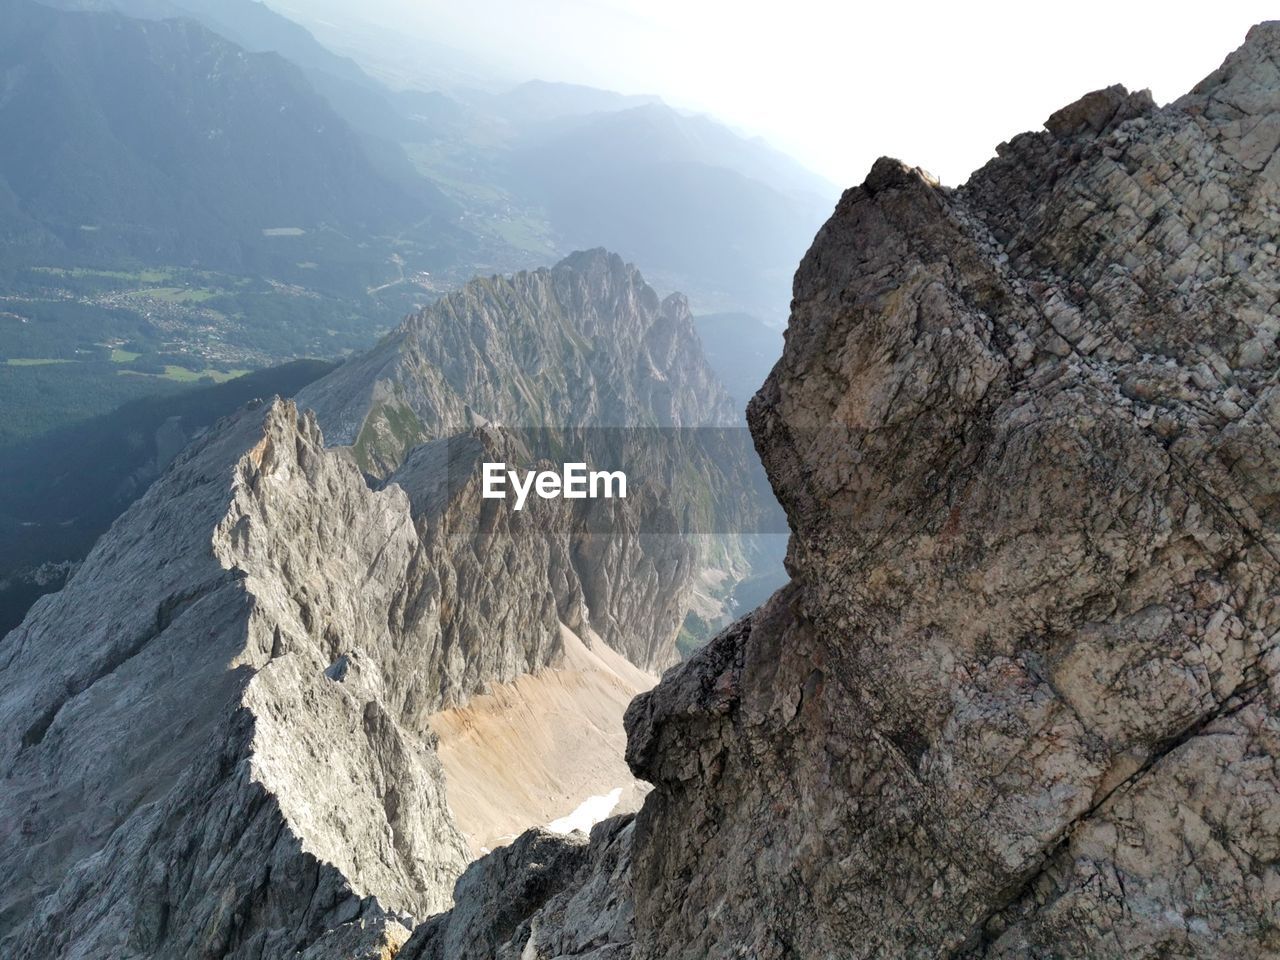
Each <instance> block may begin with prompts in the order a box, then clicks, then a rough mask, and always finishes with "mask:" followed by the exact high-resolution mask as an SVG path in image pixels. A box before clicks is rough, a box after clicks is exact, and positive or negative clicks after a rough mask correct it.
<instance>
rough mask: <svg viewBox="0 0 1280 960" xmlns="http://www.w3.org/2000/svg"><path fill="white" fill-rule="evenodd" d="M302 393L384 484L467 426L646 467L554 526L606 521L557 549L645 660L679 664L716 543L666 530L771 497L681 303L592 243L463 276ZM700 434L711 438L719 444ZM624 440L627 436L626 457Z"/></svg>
mask: <svg viewBox="0 0 1280 960" xmlns="http://www.w3.org/2000/svg"><path fill="white" fill-rule="evenodd" d="M298 404H299V406H300V407H302V408H304V409H311V410H313V411H314V412H315V414H316V417H317V419H318V421H319V423H320V424H321V426H322V427H323V428H324V430H325V435H326V437H327V438H328V441H329V442H330V443H331V444H338V445H342V446H346V447H349V448H350V450H351V454H352V456H353V458H354V459H355V461H356V463H357V464H358V465H359V466H360V467H361V469H362V470H364V471H365V472H366V473H368V474H370V475H372V476H376V477H379V478H383V479H386V478H393V479H394V477H393V474H396V472H397V471H398V470H399V469H400V468H401V465H402V464H403V463H404V461H405V459H406V458H407V457H409V456H410V454H411V452H412V451H413V449H414V448H415V447H416V446H418V445H419V444H422V443H424V442H432V441H439V440H440V439H441V438H446V437H453V436H456V435H457V434H459V433H461V432H465V431H467V430H469V429H471V427H472V426H473V425H474V424H475V423H476V422H490V423H495V424H501V425H502V426H503V427H504V428H506V429H508V430H510V431H512V432H513V433H514V434H515V436H517V437H518V438H520V440H522V442H523V443H524V444H525V446H526V448H527V450H528V453H526V455H525V456H526V459H537V458H547V459H552V460H557V461H559V462H564V460H582V461H585V462H589V463H592V464H593V465H599V466H602V467H603V466H609V467H610V468H615V467H618V466H623V465H625V466H626V467H627V469H628V470H629V471H631V473H632V477H633V480H635V479H637V474H642V479H640V480H638V482H636V483H634V484H633V489H632V491H631V495H630V498H629V499H628V501H627V502H626V503H606V502H604V501H593V502H591V503H588V504H585V505H583V506H582V509H581V510H580V511H579V513H580V514H581V513H591V512H594V515H593V516H579V517H577V519H576V520H572V522H570V520H569V519H567V520H566V527H568V526H570V525H576V526H577V527H579V528H581V529H583V530H584V531H585V530H586V529H587V528H594V529H596V530H605V531H606V534H605V535H602V536H591V535H589V534H588V533H584V534H583V535H582V536H580V537H577V538H575V540H574V541H573V544H572V548H571V551H570V553H569V555H568V559H569V561H570V563H571V565H572V567H573V575H574V577H575V578H576V579H577V580H578V581H579V582H580V585H581V590H582V593H583V600H584V602H585V604H586V607H585V608H584V609H585V610H587V611H589V612H590V619H591V626H592V628H593V629H595V630H596V631H597V632H598V633H599V635H600V637H601V638H602V639H603V640H604V641H605V643H607V644H609V645H610V646H611V647H613V648H614V649H615V650H617V651H619V652H620V653H622V654H623V655H624V656H626V657H627V658H628V659H630V660H631V661H632V662H633V663H635V664H637V665H639V666H641V667H643V668H645V669H652V670H655V671H660V670H662V669H664V668H666V667H668V666H670V665H671V664H672V663H673V662H674V661H675V660H676V659H677V655H676V653H675V638H676V635H677V633H678V632H679V629H680V626H681V624H682V623H683V621H684V618H685V614H686V613H687V612H688V608H689V599H690V596H691V594H692V590H693V578H694V575H695V574H696V573H697V571H698V569H699V568H700V566H702V565H703V564H704V563H705V562H706V560H707V555H708V554H710V553H712V552H713V551H712V548H711V547H709V546H707V545H706V544H705V543H703V542H702V541H700V540H698V539H693V538H681V537H672V536H670V535H668V533H666V532H664V531H674V530H678V529H681V528H682V524H683V528H685V529H690V530H693V531H695V532H698V533H708V532H711V533H715V532H729V533H737V532H750V531H753V530H755V529H756V527H755V526H754V524H755V523H756V522H757V521H756V520H755V519H754V518H755V517H756V515H757V514H760V513H762V512H763V509H764V508H765V504H764V501H765V500H767V494H766V496H765V497H763V498H757V497H755V496H754V494H755V493H756V491H755V489H754V487H753V482H752V481H753V480H754V479H755V478H758V477H759V476H760V474H759V467H758V464H756V463H755V462H754V458H753V457H752V456H751V451H750V449H749V445H748V444H747V443H746V442H745V439H746V438H745V435H742V436H740V435H739V431H738V430H736V429H735V427H736V426H737V424H738V423H739V414H738V413H737V411H736V410H735V408H734V405H733V402H732V401H731V400H730V398H729V396H728V394H727V393H726V392H725V390H724V387H722V386H721V385H720V383H719V381H718V380H716V378H715V375H714V374H713V373H712V371H711V369H710V367H709V366H708V365H707V363H706V360H705V359H704V358H703V355H702V350H701V346H700V344H699V341H698V336H697V333H696V331H695V329H694V326H693V320H692V317H691V316H690V313H689V308H688V304H687V302H686V301H685V299H684V297H683V296H681V295H680V294H672V295H671V296H668V297H666V298H665V299H662V298H660V297H659V296H658V294H657V293H656V292H655V291H654V289H653V288H652V287H650V286H649V285H648V284H647V283H645V281H644V278H643V277H642V276H641V275H640V273H639V271H637V270H636V268H635V267H634V266H632V265H630V264H627V263H624V262H623V261H622V259H621V258H620V257H618V256H617V255H616V254H611V253H608V252H606V251H604V250H590V251H584V252H580V253H575V254H572V255H571V256H569V257H566V258H565V259H564V260H562V261H561V262H560V263H558V264H556V265H555V266H554V267H552V268H550V269H542V270H536V271H532V272H527V273H519V274H516V275H515V276H511V277H488V278H478V279H476V280H473V281H472V282H471V283H469V284H467V285H466V287H464V288H463V289H462V290H460V291H457V292H456V293H453V294H450V295H448V296H446V297H444V298H442V299H441V300H439V301H437V302H436V303H434V304H432V305H431V306H429V307H427V308H426V309H424V310H423V311H422V312H421V313H419V314H417V315H416V316H412V317H409V318H408V319H407V320H406V321H405V322H404V323H403V324H402V325H401V326H400V327H399V328H398V329H397V330H396V331H394V332H393V333H391V334H390V335H388V336H387V337H386V338H385V339H384V340H383V341H382V342H381V343H379V344H378V345H377V346H376V347H375V348H374V349H373V350H371V351H369V352H368V353H367V354H365V355H363V356H361V357H358V358H356V359H354V360H352V361H350V362H348V363H346V364H344V365H343V366H341V367H339V368H338V369H337V370H335V371H334V372H333V373H332V374H330V375H328V376H326V377H324V378H323V379H322V380H319V381H317V382H315V383H313V384H311V385H310V386H309V387H308V388H306V389H305V390H303V391H302V392H301V393H300V394H299V395H298ZM697 428H713V429H712V430H711V431H709V432H710V433H715V432H716V431H715V430H714V428H723V432H722V434H718V435H717V436H718V440H717V439H716V438H708V437H707V436H706V435H705V434H704V433H701V432H700V431H699V430H698V429H697ZM624 443H625V444H626V445H627V446H628V447H631V448H635V449H632V450H631V451H630V452H629V453H628V454H627V456H626V457H623V456H622V455H621V453H620V450H619V446H620V445H623V444H624ZM636 449H639V450H640V452H639V453H637V452H635V451H636ZM642 467H643V470H642V469H641V468H642ZM477 469H478V468H477ZM761 486H762V485H761ZM646 497H647V498H646ZM478 509H479V508H478V506H477V510H478ZM564 516H565V517H566V518H568V517H569V515H568V514H564ZM691 517H693V519H691ZM704 539H707V538H704ZM726 542H728V540H726ZM726 549H728V550H730V551H731V552H732V553H733V556H732V557H731V562H730V563H729V564H722V565H732V566H738V567H744V568H745V566H746V565H747V560H746V558H745V557H743V556H738V555H737V554H738V553H740V552H741V550H740V548H739V547H737V546H730V547H728V548H726ZM738 572H740V571H738ZM570 626H572V627H574V629H577V626H576V624H572V623H571V624H570Z"/></svg>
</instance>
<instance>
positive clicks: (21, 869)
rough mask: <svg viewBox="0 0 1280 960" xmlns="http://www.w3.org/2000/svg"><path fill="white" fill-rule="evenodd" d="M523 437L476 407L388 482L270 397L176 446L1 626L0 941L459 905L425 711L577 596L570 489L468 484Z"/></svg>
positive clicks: (457, 868)
mask: <svg viewBox="0 0 1280 960" xmlns="http://www.w3.org/2000/svg"><path fill="white" fill-rule="evenodd" d="M445 448H447V450H446V449H445ZM446 453H447V455H445V454H446ZM519 456H521V451H520V448H519V444H518V441H516V440H514V439H512V438H511V437H509V436H508V435H506V434H504V433H503V432H502V431H500V430H497V429H495V428H482V429H478V430H477V431H475V432H474V433H472V434H467V435H463V436H461V437H459V438H456V439H454V440H450V441H440V442H439V443H437V444H434V445H428V446H426V447H424V448H422V449H421V450H419V451H416V452H415V455H414V456H412V457H410V458H409V459H408V460H407V461H406V463H405V464H404V465H403V466H402V467H401V469H400V470H399V471H398V472H397V474H396V476H395V482H389V483H387V484H386V485H385V486H383V487H382V488H381V489H377V490H372V489H370V488H369V486H368V485H367V484H366V481H365V478H364V477H363V476H362V475H361V473H360V471H359V470H358V469H357V468H356V466H355V465H354V464H352V463H351V462H350V461H349V459H348V458H347V456H346V455H345V454H344V453H342V452H340V451H334V450H327V449H325V447H324V443H323V438H322V437H321V435H320V431H319V429H318V427H317V426H316V424H315V421H314V419H313V418H311V417H310V416H309V415H308V416H303V417H299V415H298V414H297V411H296V408H295V407H294V406H293V405H292V404H289V403H285V402H281V401H277V402H275V403H273V404H270V405H267V406H266V407H261V406H260V407H259V408H257V409H251V410H248V411H246V412H244V413H242V414H240V415H238V416H237V417H235V418H232V419H230V420H229V421H226V422H224V423H222V424H220V425H219V426H218V427H217V428H216V429H215V430H213V431H211V433H210V434H209V435H208V436H207V437H205V438H204V439H203V440H202V441H200V442H198V443H197V444H196V445H195V446H194V447H193V448H191V449H190V450H188V451H187V452H185V453H184V454H183V455H182V456H181V457H179V459H178V460H177V462H176V463H175V465H174V466H173V467H172V468H171V469H170V471H168V472H167V473H166V474H165V475H164V477H163V478H162V479H161V480H160V481H159V482H157V484H156V485H155V486H154V487H153V488H152V489H151V490H150V491H149V492H148V493H147V495H146V496H144V497H143V498H142V499H141V500H140V501H138V503H136V504H135V505H134V506H133V507H132V508H131V509H130V510H129V511H128V512H127V513H126V514H125V515H124V516H123V517H122V518H121V519H120V520H119V521H118V522H117V523H116V525H115V526H114V527H113V528H112V530H111V531H110V532H109V533H108V534H107V535H106V536H105V537H104V538H103V540H102V541H101V542H100V543H99V544H98V546H97V547H96V548H95V549H94V551H93V553H92V554H91V555H90V557H89V558H88V559H87V560H86V561H85V563H84V565H83V567H82V569H81V570H80V571H79V572H78V573H77V574H76V576H75V577H73V578H72V580H71V582H70V584H69V585H68V586H67V587H66V588H65V589H64V590H63V591H62V592H60V593H58V594H55V595H51V596H49V597H46V598H43V599H42V600H41V601H40V602H39V603H38V604H37V606H36V608H35V609H34V610H33V611H32V614H31V615H30V616H29V617H28V619H27V621H26V622H25V623H24V624H23V625H22V626H21V627H20V628H19V629H18V630H16V631H15V632H14V633H12V634H11V635H10V636H9V637H7V638H6V639H5V642H4V645H3V647H2V648H0V654H2V655H3V662H2V664H0V666H2V669H0V709H2V710H3V718H2V719H3V724H2V727H3V731H4V732H3V734H2V735H0V736H2V737H3V740H2V742H0V766H2V767H3V776H4V779H5V783H6V790H5V791H4V793H3V796H0V823H3V824H4V825H5V831H4V843H3V844H2V845H0V865H2V867H3V872H4V874H5V876H6V882H5V884H4V891H5V899H4V902H3V904H2V906H0V946H2V949H0V952H3V953H4V955H5V956H12V957H44V956H75V957H102V956H183V957H224V956H232V957H279V956H288V955H291V954H292V953H293V952H294V951H297V950H303V949H309V950H313V951H315V952H313V954H312V955H313V956H317V957H322V956H327V955H329V954H327V953H325V952H324V951H326V950H329V949H330V947H329V946H325V945H324V944H325V942H326V941H325V940H324V938H326V937H327V936H329V931H330V930H332V929H333V928H336V927H338V926H340V925H342V924H344V923H352V924H355V925H356V927H358V928H359V929H358V930H357V931H355V932H352V931H347V932H346V933H344V934H342V938H341V939H340V940H335V941H332V942H333V943H339V944H346V943H347V940H348V939H350V938H352V937H356V936H357V934H358V935H359V937H367V938H371V942H373V943H374V944H375V945H386V944H389V943H393V942H396V937H397V936H399V935H403V936H407V935H408V930H407V929H406V928H404V927H402V926H400V925H399V923H398V922H397V921H396V919H395V918H396V917H399V916H405V915H412V916H416V917H425V916H428V915H430V914H432V913H434V912H438V911H439V910H441V909H443V908H444V907H445V906H447V905H448V903H449V901H450V892H451V889H452V885H453V882H454V880H455V878H456V877H457V876H458V875H459V874H460V873H461V871H462V869H463V867H464V866H465V864H466V862H467V860H468V859H469V856H470V855H469V852H468V850H467V848H466V845H465V843H464V840H463V837H462V835H461V834H460V833H459V832H458V830H457V828H456V826H455V823H454V820H453V817H452V815H451V812H450V810H449V809H448V806H447V803H446V798H445V787H444V784H443V781H442V774H441V767H440V763H439V760H438V759H437V756H436V751H435V742H436V741H435V736H434V734H433V733H432V731H431V727H430V722H431V718H432V716H433V715H434V713H435V712H436V711H439V710H440V709H441V708H443V707H447V706H451V705H455V704H459V703H465V702H466V700H467V698H468V697H469V696H470V695H471V694H473V693H475V692H477V691H479V690H482V689H485V688H487V687H488V686H489V685H490V684H494V683H501V682H504V681H510V680H513V679H515V678H517V677H520V676H522V675H524V674H526V673H529V672H532V671H537V670H540V669H542V668H544V667H548V666H551V665H554V664H555V663H556V662H557V660H558V658H559V657H560V656H561V655H562V654H563V638H562V631H563V630H565V629H566V628H565V627H563V626H562V622H563V621H562V619H561V618H562V617H563V618H564V619H565V620H567V621H569V622H570V623H573V624H575V625H579V626H580V627H581V625H582V623H583V622H584V621H585V617H586V604H585V602H584V600H583V597H584V592H583V589H582V586H581V585H580V584H579V582H578V581H577V579H576V576H575V574H574V568H573V565H572V563H571V561H570V558H569V555H568V554H569V549H570V542H569V536H570V533H569V531H570V525H569V524H568V523H567V522H566V521H565V520H564V518H563V517H562V516H559V515H558V513H559V512H562V511H563V502H558V501H541V500H539V501H537V502H536V503H533V504H531V505H530V506H529V507H528V508H527V509H526V510H525V511H523V512H521V513H519V514H517V513H514V512H512V511H510V510H509V509H484V508H482V507H481V505H480V501H479V489H478V487H479V472H478V471H475V470H471V469H470V467H469V465H470V461H471V460H474V459H476V458H481V459H495V458H498V459H501V458H505V459H507V460H508V461H511V462H520V461H519V460H518V459H517V458H518V457H519ZM463 478H468V479H465V480H464V479H463ZM485 506H486V507H489V508H501V507H502V505H501V504H499V503H497V502H494V501H485ZM405 922H406V923H410V924H411V923H412V921H411V920H409V919H406V920H405ZM332 936H335V937H336V936H337V934H333V935H332ZM403 936H402V937H401V939H403ZM333 949H338V947H334V948H333ZM341 949H342V950H346V949H347V946H342V947H341ZM342 955H348V954H342Z"/></svg>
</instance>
